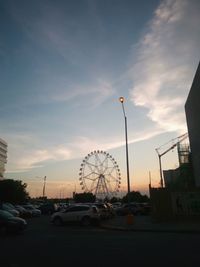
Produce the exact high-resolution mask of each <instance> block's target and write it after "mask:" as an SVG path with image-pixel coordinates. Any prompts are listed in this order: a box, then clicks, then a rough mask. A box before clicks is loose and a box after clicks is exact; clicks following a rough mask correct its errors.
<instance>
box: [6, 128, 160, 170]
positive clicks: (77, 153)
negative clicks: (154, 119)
mask: <svg viewBox="0 0 200 267" xmlns="http://www.w3.org/2000/svg"><path fill="white" fill-rule="evenodd" d="M159 133H161V132H160V131H159V130H154V131H149V132H148V133H147V132H145V131H144V132H138V133H137V134H136V135H135V137H134V138H130V139H129V144H131V143H135V142H140V141H143V140H147V139H150V138H152V137H154V136H156V135H158V134H159ZM13 138H14V141H13V140H12V139H13ZM36 142H38V140H36V138H35V137H33V136H25V135H22V136H20V135H19V136H17V135H16V136H14V137H10V138H9V141H8V143H9V160H8V166H7V168H6V169H7V173H17V172H27V171H30V170H31V169H34V168H41V167H43V166H45V165H47V164H48V163H50V162H51V163H52V162H58V161H64V160H72V159H78V158H82V157H84V156H86V155H87V154H88V153H90V152H91V151H94V150H104V151H109V150H111V149H115V148H118V147H121V146H123V145H125V141H122V140H121V137H117V136H116V137H113V136H112V137H110V138H109V137H108V136H106V137H102V138H101V140H100V139H95V138H93V139H91V138H89V137H86V136H76V137H75V138H74V139H73V140H72V141H71V142H70V143H65V144H60V145H56V146H52V147H49V146H48V148H47V147H41V148H39V149H38V148H37V147H35V148H34V143H36ZM30 143H32V145H33V147H32V148H30ZM16 144H17V145H16ZM88 149H89V150H88Z"/></svg>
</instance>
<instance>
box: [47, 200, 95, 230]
mask: <svg viewBox="0 0 200 267" xmlns="http://www.w3.org/2000/svg"><path fill="white" fill-rule="evenodd" d="M99 219H100V214H99V210H98V208H97V207H96V206H94V205H84V204H82V205H81V204H80V205H72V206H69V207H68V208H67V209H65V210H62V211H59V212H55V213H54V214H53V215H52V216H51V222H52V223H54V224H55V225H62V224H64V223H66V222H79V223H81V224H82V225H84V226H88V225H90V224H91V223H93V222H98V221H99Z"/></svg>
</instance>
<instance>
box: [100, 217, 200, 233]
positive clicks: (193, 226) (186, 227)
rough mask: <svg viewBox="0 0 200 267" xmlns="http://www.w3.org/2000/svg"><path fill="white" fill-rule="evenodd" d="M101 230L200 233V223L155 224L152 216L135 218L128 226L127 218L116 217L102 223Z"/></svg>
mask: <svg viewBox="0 0 200 267" xmlns="http://www.w3.org/2000/svg"><path fill="white" fill-rule="evenodd" d="M100 227H101V228H104V229H109V230H119V231H137V232H176V233H200V222H154V221H153V220H152V219H151V217H150V216H134V218H133V224H132V225H128V224H127V217H126V216H115V217H114V218H112V219H109V220H105V221H102V222H101V224H100Z"/></svg>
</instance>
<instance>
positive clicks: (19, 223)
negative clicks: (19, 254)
mask: <svg viewBox="0 0 200 267" xmlns="http://www.w3.org/2000/svg"><path fill="white" fill-rule="evenodd" d="M26 226H27V222H26V221H25V220H24V219H22V218H19V217H15V216H13V215H12V214H11V213H10V212H8V211H5V210H0V232H1V233H4V232H15V233H17V232H20V231H23V230H24V229H25V228H26Z"/></svg>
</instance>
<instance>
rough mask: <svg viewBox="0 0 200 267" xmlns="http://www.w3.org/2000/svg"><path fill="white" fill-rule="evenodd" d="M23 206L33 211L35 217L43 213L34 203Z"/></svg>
mask: <svg viewBox="0 0 200 267" xmlns="http://www.w3.org/2000/svg"><path fill="white" fill-rule="evenodd" d="M23 207H24V208H25V209H26V210H29V211H31V213H32V216H33V217H39V216H40V215H41V211H40V210H39V209H36V208H35V207H34V206H33V205H31V204H26V205H23Z"/></svg>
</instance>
